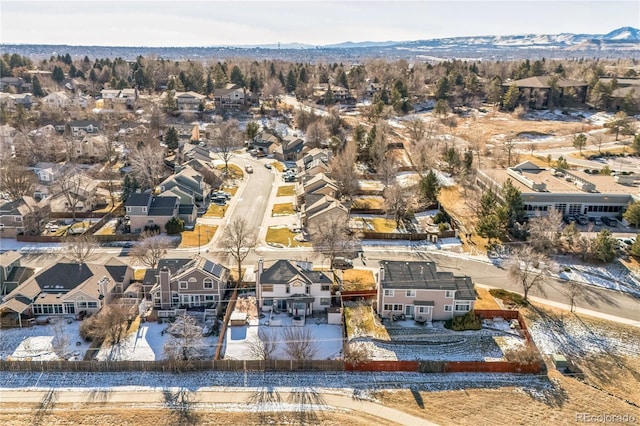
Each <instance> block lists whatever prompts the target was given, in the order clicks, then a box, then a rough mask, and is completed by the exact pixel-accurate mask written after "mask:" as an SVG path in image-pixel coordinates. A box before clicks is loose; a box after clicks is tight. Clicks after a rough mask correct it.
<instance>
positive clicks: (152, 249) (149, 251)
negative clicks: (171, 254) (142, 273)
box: [131, 231, 171, 268]
mask: <svg viewBox="0 0 640 426" xmlns="http://www.w3.org/2000/svg"><path fill="white" fill-rule="evenodd" d="M169 248H171V240H170V239H169V238H168V237H166V236H165V235H161V234H157V233H154V232H148V231H145V232H143V233H142V234H141V235H140V240H139V241H137V242H136V243H135V244H134V245H133V248H132V249H131V256H132V257H135V258H136V259H137V260H138V261H140V263H142V264H143V265H145V266H147V267H149V268H155V267H156V266H157V265H158V262H159V261H160V259H162V258H163V257H164V256H165V255H166V254H167V251H168V250H169Z"/></svg>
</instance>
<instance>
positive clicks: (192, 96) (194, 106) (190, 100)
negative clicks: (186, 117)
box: [174, 92, 206, 111]
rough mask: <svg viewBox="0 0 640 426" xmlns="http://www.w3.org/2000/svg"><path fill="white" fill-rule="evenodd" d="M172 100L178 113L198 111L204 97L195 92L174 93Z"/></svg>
mask: <svg viewBox="0 0 640 426" xmlns="http://www.w3.org/2000/svg"><path fill="white" fill-rule="evenodd" d="M174 98H175V101H176V108H177V109H178V111H200V109H201V108H203V107H204V100H205V99H206V96H205V95H201V94H200V93H196V92H176V93H175V95H174Z"/></svg>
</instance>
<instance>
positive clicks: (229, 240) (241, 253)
mask: <svg viewBox="0 0 640 426" xmlns="http://www.w3.org/2000/svg"><path fill="white" fill-rule="evenodd" d="M221 245H222V248H223V249H224V251H225V252H226V253H227V254H228V255H229V256H230V257H231V258H233V260H235V262H236V265H237V266H238V285H242V262H243V261H244V260H245V259H246V258H247V256H248V255H249V251H250V250H251V248H252V247H254V246H255V245H256V235H255V233H254V232H253V231H252V230H251V229H249V223H248V222H247V220H246V219H245V218H242V217H238V218H236V219H234V220H233V221H232V222H231V223H229V224H228V225H227V226H226V227H225V228H224V232H223V234H222V241H221Z"/></svg>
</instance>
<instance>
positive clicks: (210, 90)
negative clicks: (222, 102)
mask: <svg viewBox="0 0 640 426" xmlns="http://www.w3.org/2000/svg"><path fill="white" fill-rule="evenodd" d="M214 89H215V86H214V84H213V79H212V78H211V73H207V82H206V86H205V91H206V94H207V95H211V94H213V91H214Z"/></svg>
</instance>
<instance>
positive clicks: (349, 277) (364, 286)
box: [342, 269, 376, 291]
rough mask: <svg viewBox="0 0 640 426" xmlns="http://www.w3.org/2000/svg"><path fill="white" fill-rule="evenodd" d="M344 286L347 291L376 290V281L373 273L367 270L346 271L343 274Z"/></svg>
mask: <svg viewBox="0 0 640 426" xmlns="http://www.w3.org/2000/svg"><path fill="white" fill-rule="evenodd" d="M342 284H343V287H344V290H345V291H358V290H375V289H376V280H375V279H374V278H373V272H371V271H369V270H365V269H346V270H344V271H343V272H342Z"/></svg>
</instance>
